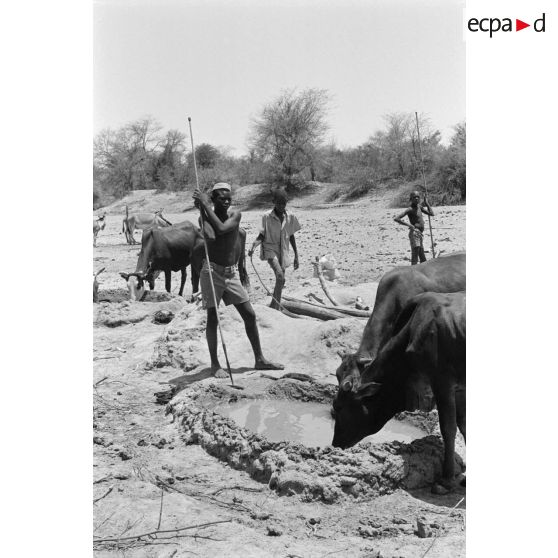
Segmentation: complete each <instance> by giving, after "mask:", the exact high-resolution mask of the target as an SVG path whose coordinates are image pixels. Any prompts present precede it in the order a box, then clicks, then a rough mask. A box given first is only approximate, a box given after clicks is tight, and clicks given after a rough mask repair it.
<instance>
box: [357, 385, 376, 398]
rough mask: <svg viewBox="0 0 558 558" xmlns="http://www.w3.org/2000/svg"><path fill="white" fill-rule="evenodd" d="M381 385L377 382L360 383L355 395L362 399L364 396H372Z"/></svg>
mask: <svg viewBox="0 0 558 558" xmlns="http://www.w3.org/2000/svg"><path fill="white" fill-rule="evenodd" d="M381 387H382V384H379V383H377V382H370V383H368V384H362V385H361V386H360V388H359V390H358V392H357V396H358V398H359V399H362V398H364V397H372V396H373V395H375V394H376V393H378V391H379V390H380V388H381Z"/></svg>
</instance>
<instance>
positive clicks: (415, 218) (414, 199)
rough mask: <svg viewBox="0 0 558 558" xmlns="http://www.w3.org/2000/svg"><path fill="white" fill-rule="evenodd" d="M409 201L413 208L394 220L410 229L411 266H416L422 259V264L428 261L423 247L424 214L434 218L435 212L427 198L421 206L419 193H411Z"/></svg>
mask: <svg viewBox="0 0 558 558" xmlns="http://www.w3.org/2000/svg"><path fill="white" fill-rule="evenodd" d="M409 200H410V201H411V207H408V208H407V209H406V210H405V211H403V213H401V214H400V215H398V216H397V217H395V218H394V221H395V222H396V223H399V224H400V225H404V226H405V227H409V241H410V243H411V265H416V264H417V263H418V261H419V259H420V262H421V263H422V262H425V261H426V256H425V255H424V246H423V233H424V219H423V217H422V214H423V213H425V214H426V215H430V217H434V212H433V211H432V208H431V207H430V204H429V203H428V199H427V198H426V196H425V197H424V204H423V205H422V206H421V205H420V204H419V202H420V193H419V192H417V191H414V192H411V194H410V195H409ZM405 216H407V217H408V218H409V223H405V221H403V218H404V217H405Z"/></svg>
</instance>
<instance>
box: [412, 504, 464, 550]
mask: <svg viewBox="0 0 558 558" xmlns="http://www.w3.org/2000/svg"><path fill="white" fill-rule="evenodd" d="M463 500H465V497H463V498H461V500H459V502H457V504H455V506H453V508H451V509H450V510H449V511H448V512H447V513H448V514H449V513H450V512H451V511H453V510H454V509H455V508H457V506H459V504H461V502H463ZM443 527H444V525H443V524H442V528H443ZM439 538H440V537H439V536H436V537H434V538H433V539H432V542H431V543H430V546H429V547H428V548H427V549H426V552H425V553H424V554H423V555H422V556H421V557H420V558H424V557H425V556H426V555H427V554H428V553H429V552H430V550H431V549H432V547H433V546H434V544H435V542H436V541H437V540H438V539H439Z"/></svg>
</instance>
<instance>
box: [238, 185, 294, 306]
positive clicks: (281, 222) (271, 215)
mask: <svg viewBox="0 0 558 558" xmlns="http://www.w3.org/2000/svg"><path fill="white" fill-rule="evenodd" d="M287 201H288V197H287V193H286V192H285V190H283V189H282V188H277V189H276V190H274V191H273V209H271V210H270V211H267V212H266V213H264V214H263V216H262V226H261V228H260V233H259V235H258V237H257V238H256V240H254V242H253V243H252V247H251V248H250V250H249V251H248V255H249V256H250V257H252V254H253V253H254V250H255V249H256V247H257V246H258V245H259V244H261V245H262V247H261V256H260V257H261V259H262V260H267V263H268V264H269V266H270V267H271V269H272V270H273V273H275V288H274V289H273V296H272V298H271V304H270V306H271V308H274V309H275V310H280V303H281V295H282V293H283V287H284V286H285V270H286V269H287V267H289V266H290V265H291V257H290V253H289V244H290V245H291V246H292V247H293V253H294V260H293V267H294V269H295V270H296V269H298V250H297V247H296V240H295V233H296V232H298V231H299V230H300V223H299V222H298V219H297V218H296V215H295V214H294V213H291V212H290V211H289V212H288V213H287Z"/></svg>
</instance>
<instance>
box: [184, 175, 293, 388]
mask: <svg viewBox="0 0 558 558" xmlns="http://www.w3.org/2000/svg"><path fill="white" fill-rule="evenodd" d="M194 199H195V200H196V201H195V203H196V206H197V207H199V208H200V211H201V212H202V224H203V231H202V232H203V235H204V237H205V241H206V243H207V254H208V257H209V261H208V260H207V258H206V259H204V261H203V265H202V269H201V273H200V286H201V291H202V296H203V301H204V306H205V307H206V308H207V327H206V338H207V346H208V348H209V355H210V358H211V369H212V371H213V373H214V375H215V377H216V378H226V377H227V373H226V372H225V371H224V370H223V368H222V367H221V364H220V363H219V359H218V357H217V346H218V343H217V327H218V325H219V316H218V314H217V312H218V309H217V307H218V306H219V302H220V301H221V299H222V300H223V301H224V303H225V304H226V305H229V304H233V305H234V307H235V308H236V309H237V311H238V313H239V314H240V316H241V317H242V319H243V320H244V327H245V329H246V334H247V336H248V339H249V340H250V344H251V345H252V350H253V352H254V358H255V365H254V368H255V369H256V370H283V368H284V366H283V365H281V364H275V363H273V362H270V361H268V360H267V359H266V358H265V357H264V356H263V353H262V349H261V345H260V336H259V333H258V326H257V324H256V314H255V312H254V309H253V308H252V305H251V304H250V300H249V298H248V294H247V293H246V291H245V290H244V288H243V286H242V284H241V282H240V280H239V278H238V276H237V273H236V270H237V265H238V260H239V258H240V254H239V253H238V249H237V246H238V240H239V238H238V237H239V227H240V219H241V217H242V214H241V213H240V211H236V210H231V211H230V212H229V208H230V206H231V200H232V195H231V187H230V185H229V184H227V183H225V182H219V183H217V184H215V186H213V188H212V190H211V200H210V199H209V198H208V196H207V195H206V194H204V193H203V192H202V191H201V190H200V189H199V188H196V189H195V190H194ZM211 281H213V285H212V283H211ZM225 356H226V355H225Z"/></svg>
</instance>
